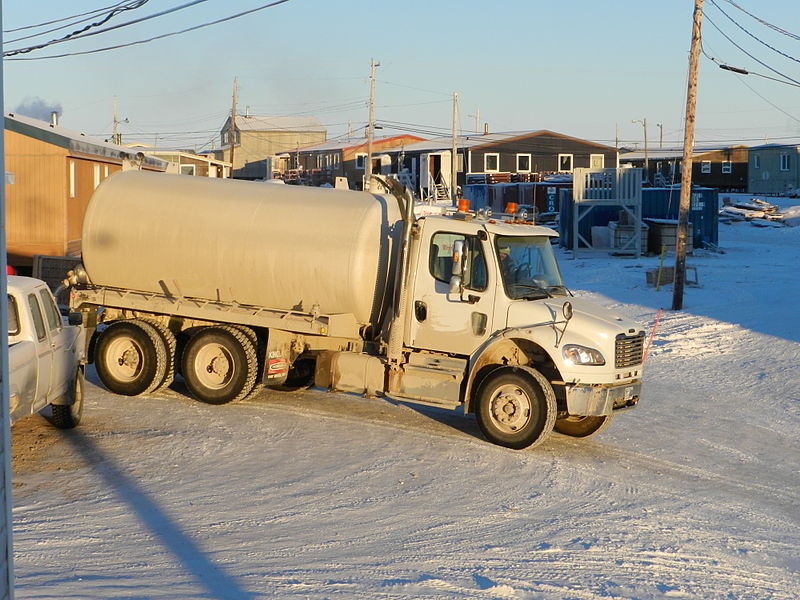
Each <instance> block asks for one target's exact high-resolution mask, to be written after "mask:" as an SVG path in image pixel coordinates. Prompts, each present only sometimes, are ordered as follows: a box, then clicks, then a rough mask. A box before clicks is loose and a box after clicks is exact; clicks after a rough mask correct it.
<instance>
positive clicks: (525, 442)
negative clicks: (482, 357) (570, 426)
mask: <svg viewBox="0 0 800 600" xmlns="http://www.w3.org/2000/svg"><path fill="white" fill-rule="evenodd" d="M556 412H557V408H556V396H555V393H554V392H553V386H551V385H550V382H549V381H547V379H546V378H545V377H544V375H542V374H541V373H539V371H537V370H536V369H532V368H530V367H500V368H498V369H495V370H494V371H493V372H492V373H490V374H489V375H488V376H487V377H486V379H485V380H484V381H483V382H482V383H481V385H480V388H479V390H478V395H477V397H476V407H475V413H476V416H477V420H478V426H479V427H480V428H481V431H482V432H483V435H484V436H486V439H488V440H489V441H490V442H492V443H495V444H498V445H499V446H505V447H506V448H514V449H517V450H518V449H521V448H529V447H532V446H535V445H537V444H540V443H541V442H542V441H543V440H544V439H545V438H546V437H547V436H548V435H549V434H550V432H551V431H552V430H553V425H554V423H555V420H556Z"/></svg>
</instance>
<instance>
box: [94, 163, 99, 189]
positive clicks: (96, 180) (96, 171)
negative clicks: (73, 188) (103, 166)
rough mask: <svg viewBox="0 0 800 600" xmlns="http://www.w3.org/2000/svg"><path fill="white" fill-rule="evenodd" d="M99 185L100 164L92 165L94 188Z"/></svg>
mask: <svg viewBox="0 0 800 600" xmlns="http://www.w3.org/2000/svg"><path fill="white" fill-rule="evenodd" d="M98 185H100V165H94V189H97V186H98Z"/></svg>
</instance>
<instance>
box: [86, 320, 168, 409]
mask: <svg viewBox="0 0 800 600" xmlns="http://www.w3.org/2000/svg"><path fill="white" fill-rule="evenodd" d="M94 354H95V367H96V368H97V376H98V377H100V381H102V382H103V385H105V386H106V387H107V388H108V389H109V390H111V391H112V392H114V393H115V394H121V395H123V396H138V395H139V394H149V393H150V392H152V391H153V390H154V389H155V388H157V387H158V386H159V385H160V384H161V383H162V382H163V381H164V378H165V376H166V373H167V348H166V346H165V344H164V341H163V340H162V339H161V336H160V335H159V333H158V331H156V329H155V328H154V327H153V326H152V325H150V324H149V323H146V322H144V321H139V320H131V321H117V322H116V323H112V324H111V325H109V326H108V327H106V329H105V330H103V332H102V333H100V337H99V339H98V340H97V346H96V348H95V351H94Z"/></svg>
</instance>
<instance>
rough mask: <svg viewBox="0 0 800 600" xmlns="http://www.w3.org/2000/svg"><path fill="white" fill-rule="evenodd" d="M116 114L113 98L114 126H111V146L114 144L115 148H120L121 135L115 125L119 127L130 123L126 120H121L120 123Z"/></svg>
mask: <svg viewBox="0 0 800 600" xmlns="http://www.w3.org/2000/svg"><path fill="white" fill-rule="evenodd" d="M117 112H118V111H117V97H116V96H114V124H113V125H112V132H111V143H112V144H116V145H117V146H121V145H122V134H121V133H119V131H118V130H117V125H119V124H120V123H130V121H128V119H127V118H126V119H122V121H120V120H119V119H118V118H117Z"/></svg>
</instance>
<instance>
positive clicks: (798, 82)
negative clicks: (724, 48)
mask: <svg viewBox="0 0 800 600" xmlns="http://www.w3.org/2000/svg"><path fill="white" fill-rule="evenodd" d="M703 15H704V16H705V18H706V20H707V21H708V22H709V23H711V25H712V26H713V27H714V29H716V30H717V31H718V32H719V33H720V34H722V37H724V38H725V39H726V40H728V41H729V42H730V43H731V44H733V45H734V46H736V47H737V48H738V49H739V50H740V51H741V52H743V53H744V54H746V55H747V56H749V57H750V58H752V59H753V60H754V61H756V62H757V63H758V64H760V65H761V66H762V67H766V68H767V69H769V70H770V71H772V72H773V73H775V74H776V75H780V76H781V77H783V78H785V79H788V80H789V81H791V82H793V84H794V85H796V86H798V87H800V81H797V80H796V79H792V78H791V77H789V76H788V75H785V74H784V73H781V72H780V71H778V70H777V69H773V68H772V67H770V66H769V65H768V64H767V63H765V62H764V61H762V60H759V59H758V58H756V57H755V56H753V55H752V54H750V53H749V52H748V51H747V50H745V49H744V48H742V47H741V46H740V45H739V44H737V43H736V42H734V41H733V40H732V39H731V38H730V36H729V35H728V34H726V33H725V32H724V31H722V29H720V28H719V27H718V26H717V24H716V23H714V21H713V20H712V19H711V18H710V17H709V16H708V14H707V13H706V12H705V11H703ZM753 74H754V75H758V74H757V73H753ZM760 76H761V77H766V76H765V75H760ZM775 81H779V82H781V83H787V82H786V81H781V80H780V79H775ZM789 85H792V84H789Z"/></svg>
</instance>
